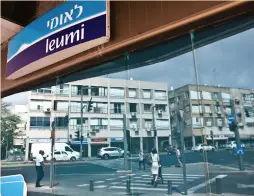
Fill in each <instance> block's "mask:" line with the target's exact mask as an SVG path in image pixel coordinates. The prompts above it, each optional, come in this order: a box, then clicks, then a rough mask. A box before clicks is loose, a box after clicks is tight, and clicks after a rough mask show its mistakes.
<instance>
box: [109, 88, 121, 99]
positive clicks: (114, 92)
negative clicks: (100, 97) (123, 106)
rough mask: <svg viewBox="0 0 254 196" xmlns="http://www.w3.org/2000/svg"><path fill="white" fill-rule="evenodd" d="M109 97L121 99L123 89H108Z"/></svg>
mask: <svg viewBox="0 0 254 196" xmlns="http://www.w3.org/2000/svg"><path fill="white" fill-rule="evenodd" d="M110 97H117V98H123V97H124V89H123V88H110Z"/></svg>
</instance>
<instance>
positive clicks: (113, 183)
mask: <svg viewBox="0 0 254 196" xmlns="http://www.w3.org/2000/svg"><path fill="white" fill-rule="evenodd" d="M110 184H112V185H116V184H123V183H122V182H111V183H110Z"/></svg>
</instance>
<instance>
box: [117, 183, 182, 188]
mask: <svg viewBox="0 0 254 196" xmlns="http://www.w3.org/2000/svg"><path fill="white" fill-rule="evenodd" d="M181 184H183V183H181ZM121 185H125V183H122V184H121ZM135 186H148V187H152V185H151V184H143V183H135V184H131V187H135ZM172 186H173V187H178V186H179V185H176V184H174V185H172ZM158 187H159V188H160V187H168V185H167V184H161V183H160V184H158Z"/></svg>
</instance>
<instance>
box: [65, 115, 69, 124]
mask: <svg viewBox="0 0 254 196" xmlns="http://www.w3.org/2000/svg"><path fill="white" fill-rule="evenodd" d="M64 124H65V125H68V124H69V116H68V115H66V116H65V117H64Z"/></svg>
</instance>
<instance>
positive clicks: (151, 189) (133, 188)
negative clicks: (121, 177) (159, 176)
mask: <svg viewBox="0 0 254 196" xmlns="http://www.w3.org/2000/svg"><path fill="white" fill-rule="evenodd" d="M109 188H110V189H126V186H111V187H109ZM131 190H148V191H167V190H168V189H165V188H158V187H156V188H148V187H131Z"/></svg>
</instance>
